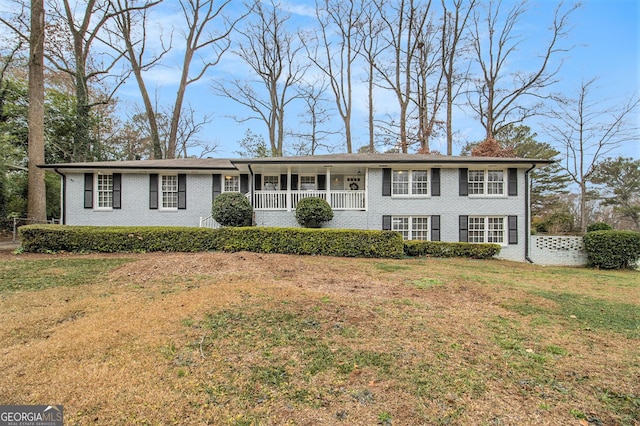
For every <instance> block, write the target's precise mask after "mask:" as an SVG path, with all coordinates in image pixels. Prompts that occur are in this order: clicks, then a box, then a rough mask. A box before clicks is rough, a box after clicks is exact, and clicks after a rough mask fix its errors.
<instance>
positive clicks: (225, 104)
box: [119, 0, 640, 158]
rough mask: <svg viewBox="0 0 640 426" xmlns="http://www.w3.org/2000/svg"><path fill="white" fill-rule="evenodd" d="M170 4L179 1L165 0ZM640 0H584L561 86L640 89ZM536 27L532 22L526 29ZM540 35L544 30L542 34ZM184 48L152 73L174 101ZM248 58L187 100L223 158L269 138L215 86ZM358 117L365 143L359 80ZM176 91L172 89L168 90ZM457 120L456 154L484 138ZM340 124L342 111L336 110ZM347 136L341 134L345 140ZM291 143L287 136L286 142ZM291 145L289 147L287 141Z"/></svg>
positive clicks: (298, 15)
mask: <svg viewBox="0 0 640 426" xmlns="http://www.w3.org/2000/svg"><path fill="white" fill-rule="evenodd" d="M504 3H505V4H509V0H504ZM282 4H283V6H287V7H288V8H289V10H290V11H291V13H292V20H291V22H294V23H296V24H297V25H299V26H300V27H304V26H305V25H308V23H309V22H310V19H311V18H310V17H309V16H308V13H309V12H310V11H311V10H312V7H313V1H307V0H305V1H293V0H291V1H289V2H283V3H282ZM165 5H166V6H169V5H171V2H167V3H165ZM555 6H556V2H553V1H549V0H539V1H537V2H532V3H531V10H530V12H529V13H528V14H527V16H528V20H527V21H524V22H523V24H524V25H523V27H525V30H526V31H529V34H532V35H533V34H541V35H540V37H544V36H545V35H546V33H545V31H544V30H545V28H546V27H547V26H548V25H549V24H550V23H551V14H552V12H553V9H554V8H555ZM175 18H176V16H175V15H173V16H169V17H166V16H165V17H157V18H156V19H157V21H156V22H154V24H155V25H154V27H155V28H156V29H158V28H162V27H164V28H168V27H169V25H170V23H171V22H172V21H173V20H174V19H175ZM639 21H640V1H638V0H584V1H583V3H582V7H581V8H580V9H578V10H577V11H575V12H574V14H573V16H572V19H571V22H572V26H573V28H572V30H571V34H570V38H569V39H567V44H572V45H575V47H574V48H573V49H572V50H571V52H569V53H568V55H567V58H566V61H565V63H564V66H563V68H562V71H561V82H560V83H559V84H558V85H557V86H556V87H555V90H557V91H560V92H563V93H564V94H566V95H568V96H572V95H574V94H575V93H576V90H577V89H578V87H579V85H580V83H581V81H583V80H585V81H587V80H590V79H592V78H594V77H598V88H597V92H596V93H595V95H596V96H598V99H602V103H603V105H604V104H608V103H616V102H620V101H621V99H623V98H625V97H628V96H630V95H632V94H633V93H635V94H636V95H640V65H639V61H640V60H639V57H640V53H639V50H640V46H639V42H640V31H639ZM526 27H529V28H526ZM536 37H537V36H536ZM536 37H534V36H532V37H531V40H530V42H531V43H533V42H535V40H536ZM520 58H521V60H522V61H526V58H527V55H526V54H525V55H521V56H520ZM178 64H179V55H177V56H176V57H175V58H174V62H173V63H172V62H171V58H168V62H167V63H166V65H167V66H165V67H163V68H158V69H155V70H154V71H152V72H151V73H150V74H149V76H148V77H149V82H150V84H151V86H152V87H151V90H157V93H158V94H159V97H160V103H165V102H166V103H169V102H172V101H173V95H174V94H175V86H174V84H173V82H175V81H177V76H178V72H179V68H178V67H179V65H178ZM243 68H244V67H243V65H242V64H241V63H240V62H239V60H238V59H237V58H236V57H234V56H233V55H231V54H230V52H228V53H227V54H226V55H225V57H224V58H223V61H222V62H221V63H220V64H219V65H218V66H217V67H216V68H215V69H214V70H213V71H212V72H211V73H209V74H208V75H207V76H205V78H204V79H203V80H201V81H200V82H198V83H197V84H195V85H193V86H190V87H189V88H188V90H187V94H186V100H187V102H188V103H189V104H190V105H191V106H192V107H193V108H194V109H195V110H196V111H198V112H201V113H203V114H204V113H206V114H210V115H211V116H212V118H213V120H212V122H211V123H210V124H208V125H207V126H206V128H205V130H204V131H203V132H202V133H201V134H200V135H199V138H200V139H202V140H205V141H215V142H216V143H217V144H218V145H219V148H218V150H217V151H216V152H215V153H214V154H213V156H215V157H236V156H237V154H236V153H235V151H237V150H238V148H237V142H238V141H239V140H240V139H242V137H243V136H244V133H245V131H246V130H247V128H251V130H252V131H253V132H254V133H256V134H262V135H264V138H265V140H267V137H266V128H265V127H264V124H262V123H261V122H259V121H250V122H245V123H237V122H235V121H234V120H233V119H231V118H229V117H228V115H230V114H235V115H239V116H243V115H244V116H246V115H249V113H248V112H247V111H243V109H242V108H240V107H239V106H238V105H237V104H235V103H233V102H232V101H230V100H227V99H224V98H222V97H219V96H216V95H215V94H214V93H213V90H212V89H211V81H212V79H219V78H224V77H225V76H227V77H228V76H229V75H230V74H231V73H233V74H234V75H238V74H239V73H242V72H243ZM134 84H135V83H134V82H133V81H131V82H130V84H128V86H127V87H125V88H124V90H122V91H121V92H120V94H119V97H120V99H121V101H122V102H123V103H122V107H127V106H129V108H130V107H131V105H132V103H135V102H136V101H137V99H138V98H139V96H138V95H137V92H136V90H137V89H136V87H135V86H134ZM355 90H356V98H357V99H356V101H357V102H356V105H355V116H354V120H353V124H352V126H353V127H354V133H355V135H354V136H355V137H354V139H355V141H354V147H355V148H357V147H358V146H362V145H365V144H366V143H367V139H366V127H367V121H366V118H365V117H366V116H365V115H364V114H365V112H366V103H364V101H363V97H364V96H362V94H361V93H363V92H361V91H360V88H358V87H356V89H355ZM167 95H168V96H167ZM376 102H377V109H378V110H379V111H380V112H382V111H383V110H384V109H385V108H389V110H390V111H391V110H393V108H394V107H395V105H394V101H393V98H392V97H385V96H381V97H379V98H378V100H377V101H376ZM299 112H300V110H289V111H288V127H291V128H293V127H296V126H299V125H300V124H299V118H298V117H297V116H298V113H299ZM456 117H457V119H456V122H455V123H454V126H455V127H456V129H455V130H457V131H458V138H457V139H458V143H457V145H456V146H454V154H456V153H458V152H459V149H460V148H461V147H462V146H463V145H464V144H465V143H466V142H467V141H476V140H479V139H481V138H482V135H483V132H482V129H481V127H480V125H479V123H478V120H477V118H476V117H474V116H473V114H472V113H471V112H465V111H458V112H457V115H456ZM634 120H635V123H636V125H638V126H640V111H637V112H636V114H635V117H634ZM335 122H336V123H339V118H337V117H336V119H335ZM525 124H527V125H529V126H530V127H532V129H533V130H534V131H536V132H537V133H539V134H540V136H539V137H538V140H540V141H547V142H550V143H553V141H552V140H550V139H551V138H549V137H547V136H545V135H543V134H542V133H543V130H542V128H541V127H540V126H539V125H538V123H537V122H536V121H535V120H532V121H530V122H527V123H525ZM340 140H341V139H340V138H337V139H336V141H335V143H336V144H338V143H339V141H340ZM285 144H286V142H285ZM285 149H286V146H285ZM432 149H437V150H440V151H441V152H446V148H445V147H444V146H443V145H442V144H439V143H438V142H437V141H434V142H433V143H432ZM344 151H345V148H343V147H342V145H341V146H339V148H338V149H337V150H336V151H335V152H344ZM618 153H620V154H623V155H627V156H632V157H634V158H640V140H635V141H634V142H630V143H627V144H625V146H624V147H622V148H621V149H620V150H619V151H618ZM190 154H191V155H194V154H195V155H197V152H196V151H191V152H190Z"/></svg>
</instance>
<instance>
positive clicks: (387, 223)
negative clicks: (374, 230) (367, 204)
mask: <svg viewBox="0 0 640 426" xmlns="http://www.w3.org/2000/svg"><path fill="white" fill-rule="evenodd" d="M382 230H383V231H391V216H389V215H384V216H382Z"/></svg>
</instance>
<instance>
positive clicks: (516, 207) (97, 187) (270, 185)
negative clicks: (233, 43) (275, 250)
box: [41, 154, 549, 261]
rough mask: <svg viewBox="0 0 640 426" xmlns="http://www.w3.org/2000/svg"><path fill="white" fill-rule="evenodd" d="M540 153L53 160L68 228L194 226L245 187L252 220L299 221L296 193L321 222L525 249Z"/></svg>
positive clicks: (515, 255)
mask: <svg viewBox="0 0 640 426" xmlns="http://www.w3.org/2000/svg"><path fill="white" fill-rule="evenodd" d="M548 163H549V161H548V160H536V159H524V158H491V157H445V156H433V155H418V154H336V155H319V156H308V157H274V158H255V159H175V160H146V161H114V162H94V163H69V164H51V165H43V166H41V167H43V168H45V169H50V170H54V171H56V172H57V173H58V174H60V176H61V178H62V222H63V223H64V224H68V225H149V226H198V225H199V223H200V219H201V218H202V217H207V216H210V214H211V205H212V202H213V199H214V198H215V197H216V196H217V195H218V194H220V193H222V192H225V191H239V192H242V193H245V194H247V197H248V198H249V200H250V201H251V203H252V205H253V207H254V212H255V223H256V225H258V226H282V227H297V226H299V225H298V224H297V222H296V220H295V216H294V212H295V207H296V204H297V202H298V201H299V200H300V199H301V198H305V197H309V196H314V197H321V198H324V199H326V200H327V201H328V202H329V203H330V205H331V207H332V208H333V210H334V219H333V220H332V221H330V222H327V223H326V224H325V225H324V226H326V227H332V228H352V229H390V230H396V231H399V232H401V233H402V234H403V236H404V237H405V238H406V239H427V240H432V241H450V242H457V241H468V242H492V243H498V244H500V245H502V250H501V253H500V257H501V258H505V259H510V260H518V261H524V260H525V259H526V258H527V257H528V254H529V234H530V232H529V172H530V171H531V170H532V169H533V168H534V167H536V166H537V165H544V164H548Z"/></svg>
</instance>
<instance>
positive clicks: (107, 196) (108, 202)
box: [98, 175, 113, 208]
mask: <svg viewBox="0 0 640 426" xmlns="http://www.w3.org/2000/svg"><path fill="white" fill-rule="evenodd" d="M98 207H102V208H108V207H113V175H98Z"/></svg>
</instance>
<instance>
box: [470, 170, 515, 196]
mask: <svg viewBox="0 0 640 426" xmlns="http://www.w3.org/2000/svg"><path fill="white" fill-rule="evenodd" d="M477 171H481V172H483V173H484V180H483V182H482V194H472V193H471V191H468V197H469V198H507V197H508V189H507V179H508V175H509V171H508V170H507V169H469V170H468V172H467V173H468V175H467V185H469V184H470V183H471V182H470V181H469V176H471V172H477ZM489 172H502V194H487V187H488V185H489V180H488V179H489ZM492 182H498V181H492Z"/></svg>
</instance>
